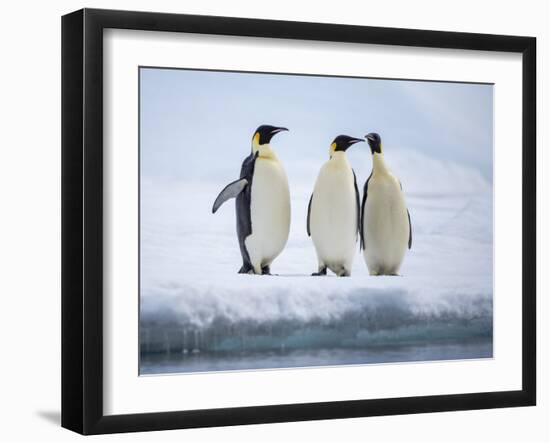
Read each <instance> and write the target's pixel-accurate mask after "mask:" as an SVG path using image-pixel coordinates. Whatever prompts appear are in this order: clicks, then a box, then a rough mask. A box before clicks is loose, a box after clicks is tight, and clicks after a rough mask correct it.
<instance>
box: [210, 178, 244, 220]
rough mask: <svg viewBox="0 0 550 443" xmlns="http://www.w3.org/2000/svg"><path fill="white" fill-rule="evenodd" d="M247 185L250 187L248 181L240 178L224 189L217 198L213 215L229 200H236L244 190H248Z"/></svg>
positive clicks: (213, 207)
mask: <svg viewBox="0 0 550 443" xmlns="http://www.w3.org/2000/svg"><path fill="white" fill-rule="evenodd" d="M246 185H248V180H247V179H246V178H240V179H238V180H235V181H234V182H232V183H229V184H228V185H227V186H226V187H225V188H223V189H222V192H220V194H219V195H218V196H217V197H216V201H214V205H213V206H212V214H214V213H215V212H216V211H217V210H218V209H219V207H220V206H221V205H223V204H224V203H225V202H226V201H227V200H229V199H231V198H236V197H237V196H238V195H239V194H240V193H241V192H242V191H243V190H244V188H246Z"/></svg>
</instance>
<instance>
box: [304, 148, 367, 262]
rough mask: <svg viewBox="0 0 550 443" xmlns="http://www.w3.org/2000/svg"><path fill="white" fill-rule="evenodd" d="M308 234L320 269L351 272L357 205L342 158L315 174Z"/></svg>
mask: <svg viewBox="0 0 550 443" xmlns="http://www.w3.org/2000/svg"><path fill="white" fill-rule="evenodd" d="M342 155H343V154H342ZM310 232H311V238H312V240H313V243H314V245H315V249H316V251H317V256H318V259H319V264H320V265H322V264H324V265H326V266H328V267H329V268H330V269H332V270H333V271H334V272H338V271H337V269H339V268H340V267H341V266H345V267H346V269H347V270H348V271H349V270H351V264H352V262H353V257H354V254H355V246H356V241H357V201H356V196H355V186H354V180H353V171H352V170H351V167H350V166H349V163H348V162H347V160H345V158H342V159H334V158H333V159H331V160H329V161H328V162H326V163H325V164H324V165H323V167H322V168H321V170H320V172H319V176H318V177H317V181H316V183H315V188H314V190H313V196H312V200H311V212H310ZM335 269H336V270H335Z"/></svg>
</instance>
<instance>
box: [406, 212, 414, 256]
mask: <svg viewBox="0 0 550 443" xmlns="http://www.w3.org/2000/svg"><path fill="white" fill-rule="evenodd" d="M407 217H409V249H411V246H412V244H413V228H412V226H411V214H410V213H409V210H408V209H407Z"/></svg>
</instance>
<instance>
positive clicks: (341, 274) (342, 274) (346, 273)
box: [336, 268, 351, 277]
mask: <svg viewBox="0 0 550 443" xmlns="http://www.w3.org/2000/svg"><path fill="white" fill-rule="evenodd" d="M336 275H338V277H351V272H350V271H348V270H347V269H346V268H342V270H341V271H340V272H339V273H338V274H336Z"/></svg>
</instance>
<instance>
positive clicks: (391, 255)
mask: <svg viewBox="0 0 550 443" xmlns="http://www.w3.org/2000/svg"><path fill="white" fill-rule="evenodd" d="M363 232H364V237H365V249H364V251H363V256H364V258H365V262H366V264H367V267H368V269H369V272H370V273H371V274H375V275H376V274H397V273H398V272H399V268H400V266H401V262H402V261H403V257H404V255H405V252H406V250H407V245H408V241H409V219H408V215H407V207H406V204H405V199H404V197H403V192H402V191H401V187H400V185H399V182H398V181H397V179H396V178H395V177H393V176H389V175H387V176H383V177H379V178H375V177H374V176H373V177H372V178H371V180H370V181H369V186H368V196H367V202H366V206H365V213H364V216H363Z"/></svg>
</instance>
